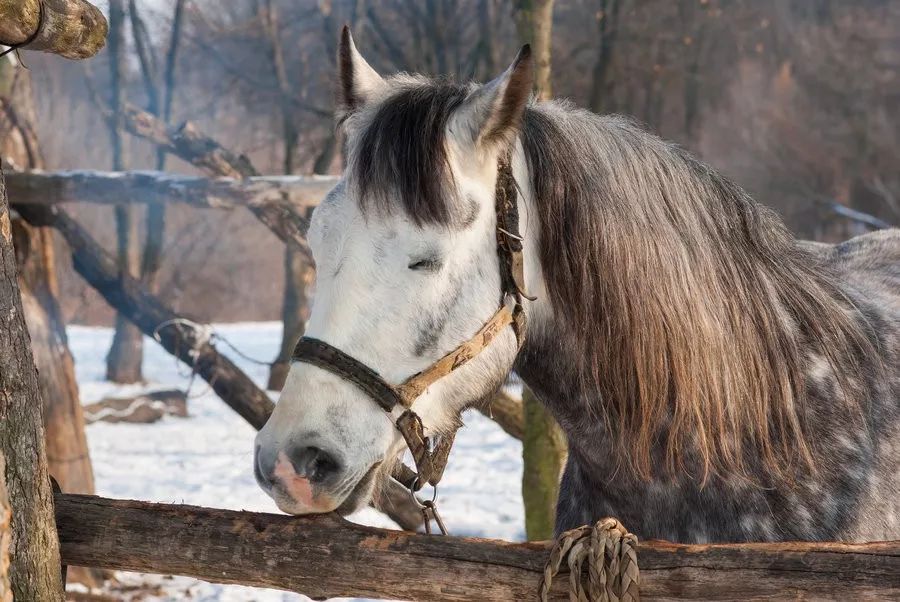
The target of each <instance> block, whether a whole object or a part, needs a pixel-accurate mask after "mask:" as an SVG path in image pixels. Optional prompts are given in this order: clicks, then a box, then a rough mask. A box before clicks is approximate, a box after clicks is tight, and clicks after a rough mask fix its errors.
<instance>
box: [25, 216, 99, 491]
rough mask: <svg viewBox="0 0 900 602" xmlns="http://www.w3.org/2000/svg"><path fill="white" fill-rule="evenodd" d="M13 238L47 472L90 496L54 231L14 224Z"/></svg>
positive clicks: (90, 474) (64, 487)
mask: <svg viewBox="0 0 900 602" xmlns="http://www.w3.org/2000/svg"><path fill="white" fill-rule="evenodd" d="M13 237H14V240H15V248H16V254H17V256H18V264H19V270H20V272H19V273H20V279H19V285H20V287H21V288H20V290H21V294H22V305H23V307H24V310H25V317H26V322H27V324H28V332H29V334H30V336H31V341H32V350H33V353H34V362H35V364H36V366H37V368H38V375H39V376H38V381H39V383H40V386H41V394H42V397H43V399H44V435H45V440H46V446H47V447H46V449H47V462H48V467H49V471H50V474H51V475H53V477H54V478H55V479H56V480H57V482H58V483H59V485H60V487H61V488H62V490H63V491H66V492H69V493H93V492H94V472H93V469H92V467H91V459H90V455H89V454H88V447H87V438H86V437H85V433H84V412H83V410H82V407H81V399H80V397H79V395H78V383H77V381H76V380H75V364H74V362H73V360H72V354H71V352H70V351H69V347H68V339H67V337H66V327H65V323H64V322H63V319H62V311H61V309H60V307H59V301H58V300H57V290H56V277H55V269H54V253H53V241H52V230H50V229H48V228H33V227H29V226H27V225H26V224H24V223H22V220H15V221H14V222H13Z"/></svg>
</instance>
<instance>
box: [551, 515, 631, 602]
mask: <svg viewBox="0 0 900 602" xmlns="http://www.w3.org/2000/svg"><path fill="white" fill-rule="evenodd" d="M564 562H565V563H566V566H567V567H568V569H569V600H571V601H572V602H638V600H640V592H639V589H638V585H639V581H640V572H639V569H638V562H637V537H636V536H635V535H634V534H632V533H629V532H628V531H627V530H626V529H625V527H623V526H622V524H621V523H620V522H619V521H617V520H616V519H614V518H604V519H602V520H600V521H598V522H597V524H595V525H594V526H593V527H589V526H587V525H585V526H583V527H578V528H577V529H572V530H571V531H566V532H565V533H563V534H562V535H560V536H559V538H557V540H556V543H555V544H554V546H553V549H552V550H550V558H549V559H548V560H547V564H546V565H545V566H544V576H543V578H542V579H541V587H540V600H541V602H547V601H548V600H549V599H550V587H551V586H552V585H553V578H554V577H555V576H556V575H557V574H558V573H559V571H560V569H561V568H562V565H563V563H564ZM585 562H587V565H588V566H587V588H585V584H584V575H583V568H584V564H585Z"/></svg>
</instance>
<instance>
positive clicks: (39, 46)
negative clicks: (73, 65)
mask: <svg viewBox="0 0 900 602" xmlns="http://www.w3.org/2000/svg"><path fill="white" fill-rule="evenodd" d="M42 4H43V9H42V8H41V5H42ZM42 12H43V18H42V15H41V13H42ZM38 27H40V31H38V32H37V34H36V35H35V31H36V30H37V29H38ZM108 27H109V25H108V24H107V22H106V17H104V16H103V13H101V12H100V11H99V10H98V9H97V7H96V6H94V5H92V4H90V3H89V2H85V0H0V44H3V45H6V46H18V45H19V44H23V43H25V42H27V41H28V40H31V39H32V37H33V38H34V39H33V40H32V41H31V42H30V43H29V44H27V45H25V46H24V47H23V48H25V49H27V50H40V51H42V52H51V53H53V54H58V55H60V56H64V57H66V58H67V59H85V58H89V57H92V56H94V55H95V54H97V53H98V52H99V51H100V49H101V48H103V45H104V44H106V34H107V29H108Z"/></svg>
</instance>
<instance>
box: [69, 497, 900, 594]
mask: <svg viewBox="0 0 900 602" xmlns="http://www.w3.org/2000/svg"><path fill="white" fill-rule="evenodd" d="M56 523H57V529H58V531H59V537H60V545H61V549H62V557H63V562H64V563H66V564H69V565H76V566H89V567H98V568H106V569H115V570H127V571H140V572H149V573H159V574H172V575H184V576H188V577H195V578H199V579H204V580H207V581H213V582H220V583H239V584H242V585H250V586H258V587H270V588H278V589H284V590H291V591H297V592H301V593H303V594H306V595H308V596H311V597H314V598H330V597H336V596H364V597H374V598H389V599H402V600H447V601H451V600H452V601H455V600H531V599H536V595H537V591H538V586H539V583H540V579H541V574H542V571H543V567H544V563H545V562H546V560H547V557H548V554H549V551H550V547H551V543H550V542H533V543H508V542H503V541H496V540H489V539H475V538H461V537H441V536H429V535H416V534H411V533H406V532H401V531H388V530H384V529H376V528H371V527H363V526H359V525H354V524H351V523H348V522H347V521H344V520H343V519H340V518H338V517H336V516H334V515H324V516H316V517H291V516H284V515H273V514H260V513H252V512H237V511H232V510H216V509H210V508H198V507H194V506H183V505H168V504H151V503H146V502H136V501H126V500H112V499H105V498H101V497H95V496H84V495H67V494H57V496H56ZM638 561H639V564H640V567H641V597H642V599H643V600H771V599H785V598H791V599H794V598H803V599H817V600H820V599H825V600H895V599H898V595H900V541H894V542H879V543H868V544H841V543H776V544H718V545H680V544H672V543H668V542H660V541H648V542H640V544H639V548H638ZM566 584H567V578H565V577H559V578H557V579H556V580H554V593H555V594H558V596H559V599H566V598H565V596H566V594H565V592H564V589H565V587H566Z"/></svg>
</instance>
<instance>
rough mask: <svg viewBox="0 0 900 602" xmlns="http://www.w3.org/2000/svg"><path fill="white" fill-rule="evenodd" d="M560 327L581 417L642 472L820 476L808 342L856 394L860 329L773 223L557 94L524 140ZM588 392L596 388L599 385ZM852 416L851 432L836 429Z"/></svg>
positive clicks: (620, 125) (835, 290) (683, 163)
mask: <svg viewBox="0 0 900 602" xmlns="http://www.w3.org/2000/svg"><path fill="white" fill-rule="evenodd" d="M522 140H523V146H524V149H525V153H526V159H527V162H528V166H529V171H530V177H531V185H532V188H533V198H534V204H535V206H536V209H537V214H538V217H539V220H540V225H541V232H540V254H541V258H540V259H541V265H542V271H543V275H544V279H545V281H546V282H545V284H546V288H547V290H548V292H549V295H550V297H551V299H550V300H551V302H552V305H553V307H554V310H555V312H554V313H555V315H556V324H557V325H558V326H559V327H560V328H561V329H562V331H563V332H559V333H555V334H553V335H552V336H558V337H562V338H563V339H564V340H566V344H567V345H571V346H572V347H571V349H572V353H571V355H568V354H567V357H570V358H576V361H580V362H581V366H580V370H578V371H577V372H578V375H579V378H580V380H581V382H580V383H579V384H580V386H581V389H582V391H583V392H584V395H583V396H584V397H586V398H590V397H591V395H593V399H595V400H596V401H595V402H594V403H593V404H591V406H590V409H592V410H594V411H595V413H596V414H597V415H598V416H602V417H603V418H604V419H605V420H607V422H608V425H609V431H610V434H611V435H612V436H613V437H615V438H616V439H617V443H618V445H617V448H618V449H619V450H620V451H621V456H622V460H623V461H624V462H625V463H627V464H628V465H630V468H631V469H632V470H634V471H635V472H636V473H637V474H639V475H641V476H643V477H645V478H649V477H650V476H651V475H652V474H658V472H659V471H658V470H655V469H653V465H654V462H655V461H658V460H659V459H660V458H658V457H656V458H655V457H654V450H659V449H662V450H664V459H665V470H666V471H668V472H669V473H670V474H674V473H675V472H676V471H679V470H683V469H685V468H690V467H691V466H692V467H694V468H697V469H699V471H700V472H701V474H700V475H699V476H700V477H701V478H705V477H706V476H707V475H708V474H710V473H711V472H712V473H726V472H728V473H739V474H747V475H749V473H750V470H749V467H748V466H746V463H747V458H748V457H756V458H759V462H760V463H761V465H762V466H763V467H764V468H765V470H766V472H768V473H769V474H774V475H780V476H787V475H789V474H791V473H792V472H794V471H795V469H797V468H798V467H803V468H807V469H812V470H814V469H815V466H814V461H813V458H814V456H815V455H816V454H815V450H814V445H815V442H814V441H811V439H810V436H809V435H810V432H809V429H808V428H807V425H806V424H805V416H804V413H803V407H802V406H803V398H804V395H806V391H805V386H804V384H805V381H806V374H805V372H806V370H807V359H808V355H807V354H808V353H809V351H810V350H816V352H818V353H821V354H822V355H823V356H824V357H825V358H826V359H827V361H828V363H829V365H830V368H831V370H832V371H833V373H834V375H835V377H836V378H837V380H838V381H839V382H840V385H841V386H840V389H841V390H840V391H838V392H836V393H835V398H836V403H841V400H843V401H844V402H847V403H849V404H854V403H859V402H860V401H861V400H862V399H863V398H864V397H863V396H864V394H865V392H864V391H862V390H861V389H860V387H862V386H863V384H862V383H864V382H866V379H864V378H862V377H861V376H862V375H861V372H862V371H863V367H862V364H861V361H860V360H861V358H874V357H877V354H876V353H875V352H874V351H873V349H872V343H871V342H870V341H871V339H870V333H869V332H868V331H867V330H866V328H865V321H864V320H863V319H862V318H861V316H860V315H859V312H858V311H856V309H855V308H854V307H853V306H852V303H850V302H849V301H848V300H847V299H846V297H845V296H844V295H843V293H842V291H841V290H840V288H839V286H838V285H837V284H836V279H835V278H834V277H833V276H832V275H831V274H830V272H829V270H828V269H827V267H826V266H825V265H824V264H822V263H820V262H819V261H817V260H816V259H815V258H814V257H813V256H812V255H811V254H809V253H807V252H805V251H804V250H802V249H801V248H800V247H799V246H798V245H797V244H796V241H795V240H794V238H793V237H792V236H791V235H790V234H789V232H788V231H787V230H786V228H785V226H784V225H783V223H782V222H781V220H780V219H779V218H778V217H777V216H776V215H775V214H774V213H772V212H771V211H770V210H768V209H766V208H764V207H762V206H760V205H758V204H757V203H755V202H754V201H753V200H752V199H751V198H750V197H749V196H748V195H747V194H746V193H745V192H744V191H743V190H741V189H740V188H739V187H738V186H737V185H735V184H733V183H732V182H730V181H729V180H727V179H726V178H724V177H722V176H720V175H719V174H717V173H716V172H714V171H713V170H712V169H711V168H709V167H708V166H706V165H705V164H703V163H701V162H699V161H697V160H696V159H694V158H693V157H691V156H689V155H688V154H687V153H685V152H684V151H682V150H681V149H680V148H678V147H676V146H674V145H672V144H669V143H666V142H664V141H662V140H660V139H659V138H657V137H655V136H653V135H651V134H648V133H646V132H644V131H642V130H641V129H640V128H638V127H637V126H635V125H634V124H633V123H631V122H630V121H628V120H626V119H624V118H621V117H616V116H612V117H599V116H596V115H593V114H591V113H588V112H586V111H581V110H577V109H574V108H572V107H570V106H569V105H568V104H565V103H558V102H554V103H545V104H542V105H537V106H535V107H532V108H530V109H529V110H528V111H527V112H526V114H525V120H524V125H523V133H522ZM598 393H599V395H598ZM849 427H851V425H848V428H849Z"/></svg>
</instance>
